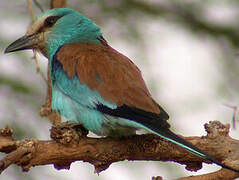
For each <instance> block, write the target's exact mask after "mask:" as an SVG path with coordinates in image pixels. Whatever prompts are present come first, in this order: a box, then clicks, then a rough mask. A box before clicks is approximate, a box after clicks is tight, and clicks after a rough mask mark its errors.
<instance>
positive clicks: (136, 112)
mask: <svg viewBox="0 0 239 180" xmlns="http://www.w3.org/2000/svg"><path fill="white" fill-rule="evenodd" d="M25 49H35V50H38V51H40V52H41V53H42V54H43V55H44V56H45V57H47V58H48V60H49V62H50V63H49V66H50V79H51V85H52V109H53V110H55V111H56V112H58V113H59V114H61V115H62V116H64V117H66V118H67V119H68V120H69V122H74V123H81V124H82V125H83V126H84V127H85V128H86V129H88V130H89V131H91V132H93V133H95V134H97V135H101V136H113V137H120V136H129V135H132V134H134V133H135V131H136V130H137V129H145V130H147V131H149V132H151V133H154V134H156V135H158V136H160V137H161V138H164V139H166V140H168V141H170V142H172V143H174V144H177V145H178V146H180V147H182V148H184V149H186V150H188V151H190V152H191V153H193V154H194V155H196V156H199V157H201V158H203V159H206V160H209V161H211V162H214V163H216V164H218V165H219V166H221V167H223V168H227V169H230V170H233V171H236V172H239V171H238V170H235V169H233V168H231V167H228V166H226V165H223V164H221V163H220V162H218V161H217V160H216V159H214V158H213V157H211V156H210V155H208V154H207V153H205V152H203V151H201V150H200V149H198V148H196V147H195V146H193V145H192V144H191V143H189V142H187V141H185V140H184V139H182V138H180V137H179V136H177V135H176V134H174V133H173V132H172V131H170V129H169V127H170V125H169V124H168V122H167V120H168V118H169V116H168V114H167V112H165V111H164V110H163V109H162V108H161V107H160V106H159V105H158V104H157V102H155V100H154V99H153V98H152V96H151V95H150V92H149V90H148V89H147V87H146V85H145V82H144V80H143V78H142V75H141V72H140V70H139V69H138V68H137V66H136V65H135V64H134V63H133V62H132V61H131V60H130V59H128V58H127V57H126V56H124V55H123V54H121V53H119V52H118V51H116V50H115V49H113V48H112V47H111V46H110V45H109V44H108V43H107V41H106V40H105V39H104V38H103V36H102V33H101V31H100V28H99V27H98V26H97V25H96V24H94V23H93V22H92V21H91V20H90V19H88V18H87V17H85V16H84V15H82V14H80V13H78V12H77V11H75V10H72V9H67V8H59V9H52V10H48V11H46V12H45V13H43V14H41V15H40V16H38V17H37V18H36V19H35V20H34V21H33V23H32V24H31V26H30V27H29V28H28V30H27V33H26V34H25V35H24V36H23V37H22V38H20V39H18V40H16V41H15V42H13V43H12V44H11V45H9V46H8V47H7V48H6V50H5V53H9V52H14V51H20V50H25Z"/></svg>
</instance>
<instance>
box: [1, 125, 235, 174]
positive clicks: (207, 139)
mask: <svg viewBox="0 0 239 180" xmlns="http://www.w3.org/2000/svg"><path fill="white" fill-rule="evenodd" d="M205 129H206V131H207V135H206V136H203V137H185V138H184V139H186V140H187V141H189V142H191V143H192V144H194V145H195V146H197V147H198V148H200V149H202V150H203V151H205V152H207V153H208V154H210V155H211V156H213V157H215V158H216V159H217V160H219V161H222V163H225V164H227V165H229V166H231V167H233V168H235V169H239V162H238V159H239V141H238V140H235V139H232V138H231V137H230V136H229V135H228V133H229V125H223V124H221V123H220V122H218V121H212V122H210V123H209V124H206V125H205ZM12 132H13V131H12V130H11V129H10V128H9V127H6V128H4V129H1V131H0V151H1V152H5V153H8V155H7V156H6V157H5V158H4V159H2V160H1V161H0V171H3V170H4V169H6V168H7V167H8V166H9V165H11V164H13V163H15V164H17V165H19V166H21V167H22V169H23V171H28V170H29V169H30V168H31V167H32V166H38V165H46V164H53V165H54V167H55V168H56V169H63V168H64V169H69V168H70V165H71V163H72V162H74V161H79V160H82V161H84V162H89V163H91V164H93V165H94V167H95V172H96V173H100V172H101V171H103V170H106V169H107V168H108V167H109V166H110V165H111V164H112V163H114V162H118V161H123V160H152V161H174V162H178V163H180V164H185V165H186V169H187V170H190V171H196V170H198V169H200V168H201V167H202V162H205V161H204V160H202V159H200V158H198V157H196V156H194V155H192V154H190V153H188V152H187V151H185V150H184V149H182V148H180V147H178V146H176V145H174V144H172V143H169V142H167V141H165V140H163V139H161V138H159V137H158V136H155V135H152V134H146V135H135V136H131V137H127V138H122V139H112V138H91V137H86V136H84V135H85V134H86V133H83V134H81V135H80V138H79V134H78V132H76V131H75V130H74V129H72V128H71V127H64V126H62V127H60V128H57V127H53V128H52V129H51V136H52V138H54V140H51V141H39V140H36V139H24V140H22V141H14V140H13V138H12V137H11V135H12ZM80 132H82V131H80ZM205 163H210V162H205ZM220 174H221V175H223V174H224V175H225V174H230V177H233V178H236V177H239V174H238V173H234V172H232V171H229V170H226V169H222V170H220V171H218V172H215V173H214V174H213V177H217V176H218V177H220ZM190 178H193V177H190Z"/></svg>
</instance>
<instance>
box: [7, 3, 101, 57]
mask: <svg viewBox="0 0 239 180" xmlns="http://www.w3.org/2000/svg"><path fill="white" fill-rule="evenodd" d="M101 36H102V34H101V32H100V28H99V27H98V26H97V25H95V24H94V23H93V22H92V21H91V20H90V19H88V18H87V17H85V16H84V15H82V14H80V13H78V12H77V11H74V10H72V9H68V8H58V9H51V10H48V11H46V12H45V13H43V14H41V15H39V16H38V17H36V19H35V20H34V21H33V22H32V24H31V25H30V27H29V28H28V30H27V32H26V34H25V35H24V36H23V37H21V38H19V39H18V40H16V41H14V42H13V43H12V44H10V45H9V46H8V47H7V48H6V50H5V53H9V52H14V51H20V50H25V49H35V50H39V51H40V52H41V53H42V54H44V55H45V56H46V57H48V58H50V57H51V56H53V55H54V53H55V52H56V51H57V49H58V48H59V47H61V46H62V45H64V44H69V43H75V42H81V43H100V41H99V39H98V38H99V37H101Z"/></svg>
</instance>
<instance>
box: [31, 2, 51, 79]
mask: <svg viewBox="0 0 239 180" xmlns="http://www.w3.org/2000/svg"><path fill="white" fill-rule="evenodd" d="M27 4H28V9H29V14H30V17H31V21H33V19H34V13H33V8H32V1H31V0H27ZM33 59H34V60H35V63H36V71H37V73H40V75H41V77H42V79H43V80H44V81H45V82H46V83H47V79H46V77H45V76H44V73H43V72H42V70H41V68H40V66H39V62H38V58H37V51H35V50H33Z"/></svg>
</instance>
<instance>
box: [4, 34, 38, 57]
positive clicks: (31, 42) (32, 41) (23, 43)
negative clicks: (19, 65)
mask: <svg viewBox="0 0 239 180" xmlns="http://www.w3.org/2000/svg"><path fill="white" fill-rule="evenodd" d="M36 44H37V36H36V35H34V34H33V35H30V36H23V37H21V38H19V39H18V40H16V41H14V42H13V43H12V44H10V45H9V46H8V47H7V48H6V49H5V51H4V53H5V54H6V53H10V52H15V51H21V50H25V49H32V48H33V46H35V45H36Z"/></svg>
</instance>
